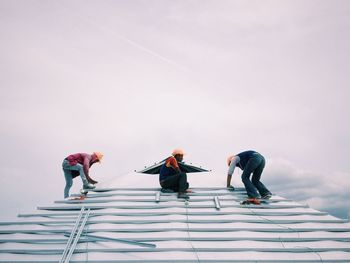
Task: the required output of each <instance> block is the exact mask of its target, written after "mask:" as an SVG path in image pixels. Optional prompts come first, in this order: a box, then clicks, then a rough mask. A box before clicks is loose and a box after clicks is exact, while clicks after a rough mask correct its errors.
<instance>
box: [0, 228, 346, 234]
mask: <svg viewBox="0 0 350 263" xmlns="http://www.w3.org/2000/svg"><path fill="white" fill-rule="evenodd" d="M86 231H87V232H88V233H93V232H114V233H148V232H168V231H179V232H183V231H188V228H187V227H185V228H182V227H173V228H172V227H167V228H125V229H117V228H99V229H92V228H90V229H88V230H86ZM236 231H249V232H266V233H270V232H276V233H296V232H314V231H316V232H318V231H321V232H342V233H346V232H350V228H337V227H327V228H323V227H322V228H319V227H318V228H305V227H293V228H290V227H269V228H267V227H266V228H252V227H229V228H228V227H225V228H224V227H223V228H217V227H216V228H197V227H195V228H193V227H192V228H191V229H190V232H236ZM67 232H68V233H69V229H7V230H0V234H14V233H23V234H46V233H67Z"/></svg>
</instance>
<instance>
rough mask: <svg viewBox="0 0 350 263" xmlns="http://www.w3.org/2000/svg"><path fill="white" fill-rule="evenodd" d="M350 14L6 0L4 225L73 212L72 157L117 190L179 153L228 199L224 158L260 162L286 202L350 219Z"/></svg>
mask: <svg viewBox="0 0 350 263" xmlns="http://www.w3.org/2000/svg"><path fill="white" fill-rule="evenodd" d="M349 14H350V2H349V1H346V0H344V1H339V0H332V1H331V0H329V1H322V0H318V1H313V0H309V1H298V0H293V1H282V0H275V1H262V0H257V1H243V0H242V1H233V0H231V1H225V0H221V1H216V0H212V1H206V0H200V1H199V0H198V1H192V0H188V1H185V0H182V1H176V0H154V1H150V0H148V1H133V0H123V1H122V0H119V1H115V0H113V1H97V0H96V1H71V0H69V1H68V0H67V1H32V0H23V1H12V0H11V1H10V0H0V88H1V97H0V121H1V128H0V144H1V152H0V183H1V191H0V200H1V201H0V204H1V214H2V216H3V217H14V216H16V215H17V214H18V213H19V212H29V211H32V210H34V209H35V207H36V206H37V205H40V204H43V203H51V202H52V201H53V200H57V199H61V198H62V197H63V187H64V177H63V173H62V170H61V163H62V160H63V158H65V157H66V156H67V155H69V154H71V153H76V152H88V153H90V152H92V151H102V152H104V153H105V159H104V162H103V164H102V165H95V166H93V168H92V170H91V175H92V177H93V178H94V179H96V180H98V181H101V182H103V181H108V180H111V179H112V178H116V182H117V181H118V176H122V175H124V174H127V173H129V172H130V171H133V170H135V169H140V168H143V167H144V166H145V165H149V164H152V163H154V162H157V161H160V160H162V159H163V158H165V157H166V156H167V155H169V153H170V152H171V150H172V149H173V148H175V147H182V148H183V149H184V150H185V151H186V152H187V155H186V156H185V159H186V160H187V161H188V162H193V163H195V164H199V165H202V166H204V167H207V168H209V169H212V170H213V174H214V175H215V178H217V182H218V184H222V185H223V186H224V185H225V178H226V173H227V167H226V165H225V163H226V158H227V156H228V155H230V154H235V153H239V152H240V151H244V150H248V149H254V150H257V151H259V152H260V153H262V154H263V155H264V156H265V157H266V159H267V167H266V169H265V172H264V174H263V177H262V181H263V182H265V183H266V185H267V186H268V187H270V188H271V190H272V191H273V192H274V193H277V194H279V195H281V196H285V197H288V198H292V199H295V200H298V201H301V202H306V203H309V204H310V205H311V206H313V207H314V208H317V209H320V210H324V211H328V212H330V213H332V214H333V215H336V216H339V217H348V218H350V209H349V207H350V201H349V198H348V192H349V190H348V189H349V188H350V162H349V160H348V159H349V156H350V140H349V134H350V125H349V121H348V119H349V115H350V107H349V99H350V89H349V83H350V81H349V80H350V74H349V73H350V72H349V69H350V52H349V51H350V16H349ZM193 176H194V175H193ZM196 176H198V175H196ZM234 182H235V183H236V184H239V183H240V180H239V174H238V173H237V172H236V174H235V178H234ZM80 186H81V182H80V181H79V179H76V180H74V187H73V190H74V191H75V190H78V189H79V188H80ZM140 186H142V182H140ZM193 186H195V185H193ZM208 186H210V185H208Z"/></svg>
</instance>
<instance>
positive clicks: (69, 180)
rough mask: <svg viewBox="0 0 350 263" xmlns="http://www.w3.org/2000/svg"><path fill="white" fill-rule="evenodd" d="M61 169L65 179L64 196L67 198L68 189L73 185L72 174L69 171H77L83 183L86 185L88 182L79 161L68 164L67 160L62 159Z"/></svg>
mask: <svg viewBox="0 0 350 263" xmlns="http://www.w3.org/2000/svg"><path fill="white" fill-rule="evenodd" d="M62 169H63V172H64V178H65V179H66V186H65V187H64V198H67V197H68V196H69V190H70V188H71V187H72V185H73V176H72V173H71V171H79V175H80V177H81V180H82V181H83V185H87V184H88V183H89V182H88V180H87V179H86V176H85V173H84V169H83V166H82V165H81V164H80V163H78V164H76V165H70V164H69V162H68V160H66V159H64V160H63V163H62Z"/></svg>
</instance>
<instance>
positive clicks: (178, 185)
mask: <svg viewBox="0 0 350 263" xmlns="http://www.w3.org/2000/svg"><path fill="white" fill-rule="evenodd" d="M160 186H161V187H162V188H165V189H171V190H173V191H175V192H179V193H184V192H185V191H186V190H187V189H188V187H189V184H188V182H187V174H186V173H178V174H174V175H169V176H167V177H166V178H165V179H164V180H162V181H161V182H160Z"/></svg>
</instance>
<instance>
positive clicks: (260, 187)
mask: <svg viewBox="0 0 350 263" xmlns="http://www.w3.org/2000/svg"><path fill="white" fill-rule="evenodd" d="M227 165H228V166H229V169H228V172H227V187H228V188H232V186H231V177H232V174H233V172H234V170H235V167H239V168H240V169H242V170H243V173H242V182H243V184H244V186H245V189H246V191H247V195H248V198H249V199H251V200H250V201H252V202H254V203H260V201H259V200H258V198H259V197H260V196H261V198H263V199H269V198H270V197H271V192H270V191H269V190H268V189H267V188H266V186H265V185H264V184H263V183H262V182H260V178H261V174H262V172H263V170H264V167H265V158H264V157H263V156H262V155H261V154H260V153H258V152H255V151H245V152H241V153H239V154H236V155H232V156H229V157H228V158H227ZM251 174H253V176H252V180H251V181H250V180H249V178H250V175H251ZM258 192H259V193H258ZM259 194H260V196H259ZM249 199H248V200H249Z"/></svg>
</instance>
